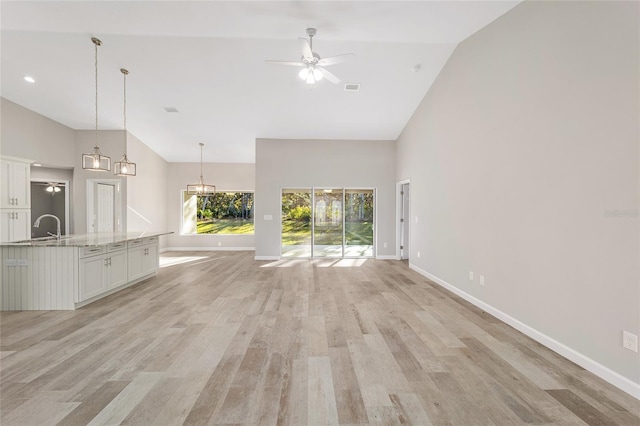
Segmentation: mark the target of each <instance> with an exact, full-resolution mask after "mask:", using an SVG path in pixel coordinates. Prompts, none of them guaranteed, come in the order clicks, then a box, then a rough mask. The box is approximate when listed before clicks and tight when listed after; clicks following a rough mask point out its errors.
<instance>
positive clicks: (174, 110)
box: [164, 107, 178, 112]
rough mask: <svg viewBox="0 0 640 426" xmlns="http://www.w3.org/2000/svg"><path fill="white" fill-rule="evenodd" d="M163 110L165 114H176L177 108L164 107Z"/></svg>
mask: <svg viewBox="0 0 640 426" xmlns="http://www.w3.org/2000/svg"><path fill="white" fill-rule="evenodd" d="M164 110H165V111H167V112H178V108H176V107H164Z"/></svg>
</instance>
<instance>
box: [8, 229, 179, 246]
mask: <svg viewBox="0 0 640 426" xmlns="http://www.w3.org/2000/svg"><path fill="white" fill-rule="evenodd" d="M169 234H173V232H167V231H164V232H163V231H140V232H102V233H100V232H98V233H94V234H71V235H63V236H62V238H61V239H60V241H58V239H57V238H56V237H45V238H43V239H38V238H34V239H32V240H23V241H15V242H9V243H0V246H1V247H87V246H104V245H107V244H113V243H119V242H122V241H129V240H137V239H138V238H146V237H157V236H160V235H169Z"/></svg>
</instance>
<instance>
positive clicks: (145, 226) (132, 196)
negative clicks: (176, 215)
mask: <svg viewBox="0 0 640 426" xmlns="http://www.w3.org/2000/svg"><path fill="white" fill-rule="evenodd" d="M123 147H124V146H123V145H122V143H121V144H120V151H122V150H123ZM127 155H128V157H129V160H130V161H133V162H134V163H136V173H137V175H136V176H135V177H127V178H126V180H127V205H126V209H127V214H126V216H127V229H128V230H129V231H165V230H167V228H168V223H167V217H168V215H167V193H168V192H167V182H168V174H169V163H167V162H166V161H165V160H164V158H162V157H160V156H159V155H158V154H156V153H155V151H153V150H151V148H149V147H148V146H146V145H145V144H144V143H142V141H140V140H139V139H138V138H137V137H135V136H134V135H132V134H129V136H128V147H127ZM121 157H122V152H120V153H119V155H118V156H117V157H115V160H114V161H120V158H121ZM166 246H167V237H161V238H160V248H161V249H162V248H165V247H166Z"/></svg>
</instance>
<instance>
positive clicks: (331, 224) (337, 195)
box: [313, 188, 343, 257]
mask: <svg viewBox="0 0 640 426" xmlns="http://www.w3.org/2000/svg"><path fill="white" fill-rule="evenodd" d="M342 201H343V190H342V188H330V189H317V188H316V189H315V191H314V196H313V256H314V257H342V256H343V252H342V238H343V232H342V231H343V227H342V205H343V203H342Z"/></svg>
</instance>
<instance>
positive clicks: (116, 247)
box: [107, 241, 127, 252]
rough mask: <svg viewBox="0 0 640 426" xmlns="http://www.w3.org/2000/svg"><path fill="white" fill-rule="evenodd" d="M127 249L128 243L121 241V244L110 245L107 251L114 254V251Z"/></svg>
mask: <svg viewBox="0 0 640 426" xmlns="http://www.w3.org/2000/svg"><path fill="white" fill-rule="evenodd" d="M126 248H127V242H126V241H121V242H119V243H113V244H109V245H108V246H107V251H108V252H112V251H118V250H124V249H126Z"/></svg>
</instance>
